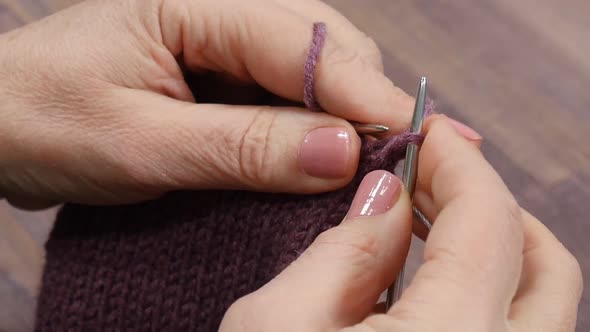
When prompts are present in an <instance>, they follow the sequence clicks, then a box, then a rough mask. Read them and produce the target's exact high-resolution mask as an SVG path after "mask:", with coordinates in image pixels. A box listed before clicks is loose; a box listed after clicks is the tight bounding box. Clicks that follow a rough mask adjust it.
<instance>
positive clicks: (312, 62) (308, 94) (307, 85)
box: [303, 22, 327, 112]
mask: <svg viewBox="0 0 590 332" xmlns="http://www.w3.org/2000/svg"><path fill="white" fill-rule="evenodd" d="M326 35H327V30H326V24H325V23H322V22H317V23H314V24H313V38H312V41H311V46H310V47H309V51H308V52H307V58H306V59H305V67H304V83H303V103H305V106H306V107H307V108H308V109H309V110H311V111H314V112H321V111H322V108H321V107H320V104H319V103H318V102H317V100H316V99H315V95H314V91H313V87H314V71H315V66H316V64H317V63H318V58H319V56H320V52H321V51H322V48H323V47H324V41H325V40H326Z"/></svg>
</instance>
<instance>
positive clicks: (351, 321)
mask: <svg viewBox="0 0 590 332" xmlns="http://www.w3.org/2000/svg"><path fill="white" fill-rule="evenodd" d="M437 117H438V118H439V119H435V120H433V121H430V122H429V123H428V125H429V126H428V128H427V130H428V134H427V137H426V140H425V142H424V144H423V147H422V150H421V154H420V162H421V163H420V168H419V178H420V179H421V181H422V182H421V188H420V190H421V191H422V192H421V193H422V194H423V195H426V196H428V197H430V198H431V200H432V203H433V204H432V206H431V209H428V210H427V213H428V217H429V219H430V220H433V221H434V226H433V228H432V231H431V233H430V235H429V237H428V239H427V241H426V246H425V249H424V260H425V261H424V263H423V265H422V266H421V267H420V268H419V270H418V272H417V273H416V275H415V277H414V278H413V280H412V282H411V284H410V285H409V287H408V288H407V289H406V290H405V292H404V293H403V296H402V298H401V300H400V301H399V302H397V303H395V305H394V306H393V307H392V308H391V309H390V310H389V311H388V312H386V313H380V314H379V313H373V309H374V306H375V303H376V301H377V299H378V297H379V295H380V293H381V292H382V291H383V290H384V289H385V288H386V287H387V286H388V285H390V284H391V283H392V282H393V281H394V279H395V277H396V275H397V273H398V271H399V269H400V267H401V266H402V264H403V263H402V261H403V257H405V254H406V252H407V250H408V244H409V239H410V234H411V211H410V202H409V198H408V195H407V193H406V192H404V191H403V190H402V189H401V183H400V180H398V179H397V178H396V177H395V176H393V175H391V174H390V173H387V172H385V171H376V172H373V173H370V174H369V175H367V177H366V178H365V179H364V180H363V183H362V184H361V187H360V188H359V191H358V192H357V195H356V197H355V199H354V202H353V204H352V206H351V209H350V211H349V213H348V216H347V218H346V219H345V220H344V221H343V222H342V224H341V225H339V226H337V227H334V228H332V229H330V230H328V231H327V232H325V233H323V234H321V235H320V236H319V237H318V238H317V239H316V241H315V242H314V243H313V244H312V245H311V246H310V247H309V248H308V249H307V251H305V252H304V253H303V254H302V255H301V256H300V257H299V259H298V260H297V261H295V262H294V263H293V264H291V265H290V266H289V267H287V268H286V269H285V270H284V271H283V272H282V273H281V274H280V275H279V276H277V277H276V278H275V279H273V280H272V281H271V282H270V283H268V284H267V285H265V286H263V287H262V288H261V289H259V290H258V291H256V292H254V293H252V294H250V295H247V296H246V297H244V298H242V299H240V300H238V301H237V302H236V303H235V304H234V305H232V306H231V307H230V309H229V310H228V312H227V313H226V315H225V317H224V320H223V322H222V324H221V329H220V331H223V332H225V331H263V332H264V331H335V330H340V331H343V332H344V331H347V332H366V331H367V332H368V331H374V332H381V331H383V332H385V331H391V332H394V331H395V332H406V331H407V332H410V331H412V332H413V331H424V332H426V331H457V332H462V331H470V332H471V331H494V332H503V331H515V332H521V331H522V332H524V331H527V332H528V331H546V332H566V331H574V329H575V324H576V314H577V304H578V302H579V300H580V296H581V290H582V277H581V272H580V268H579V265H578V263H577V261H576V259H575V258H574V257H573V256H572V255H571V254H570V253H569V252H568V251H567V250H566V249H565V248H564V247H563V246H562V245H561V244H560V243H559V241H558V240H557V239H556V238H555V237H554V236H553V235H552V234H551V233H550V232H549V231H548V230H547V229H546V228H545V227H544V226H543V224H541V223H540V222H539V221H538V220H537V219H535V217H533V216H532V215H530V214H529V213H527V212H526V211H525V210H523V209H522V208H521V207H519V206H518V204H517V203H516V202H515V200H514V198H513V197H512V195H511V194H510V192H509V191H508V189H507V188H506V186H505V185H504V183H503V182H502V180H501V179H500V177H499V176H498V174H496V172H495V171H494V170H493V168H492V167H491V166H490V165H489V164H488V163H487V162H486V161H485V159H484V158H483V156H482V155H481V153H480V152H479V149H478V148H477V147H476V146H475V144H471V143H469V142H468V141H467V140H465V139H464V138H462V137H461V136H459V135H458V134H457V132H456V131H455V130H454V129H453V128H452V127H451V126H449V124H448V121H444V120H441V119H440V116H435V118H437Z"/></svg>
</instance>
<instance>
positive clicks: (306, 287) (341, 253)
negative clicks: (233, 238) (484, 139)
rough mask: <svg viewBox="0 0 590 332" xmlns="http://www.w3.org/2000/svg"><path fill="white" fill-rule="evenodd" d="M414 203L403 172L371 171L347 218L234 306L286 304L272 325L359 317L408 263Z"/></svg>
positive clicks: (324, 325)
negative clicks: (401, 175)
mask: <svg viewBox="0 0 590 332" xmlns="http://www.w3.org/2000/svg"><path fill="white" fill-rule="evenodd" d="M409 206H410V203H409V198H408V196H407V193H406V192H404V191H402V189H401V181H400V180H399V179H398V178H396V177H395V176H394V175H392V174H391V173H388V172H386V171H374V172H372V173H370V174H368V175H367V176H366V177H365V178H364V180H363V182H362V184H361V186H360V187H359V190H358V192H357V194H356V196H355V198H354V201H353V203H352V205H351V208H350V210H349V212H348V215H347V217H346V219H345V221H344V222H343V223H342V224H341V225H339V226H336V227H334V228H332V229H330V230H328V231H327V232H324V233H323V234H320V236H318V238H317V239H316V240H315V241H314V243H313V244H312V245H311V246H310V247H309V248H308V249H307V250H306V251H305V252H304V253H303V254H302V255H301V256H300V257H299V258H298V259H297V260H296V261H295V262H294V263H293V264H291V265H290V266H289V267H287V269H285V270H284V271H283V272H282V273H281V274H280V275H279V276H277V277H276V278H275V279H273V280H272V281H271V282H270V283H268V284H267V285H265V286H264V287H263V288H261V289H260V290H259V291H257V292H255V293H253V294H251V295H250V296H248V297H246V298H245V299H243V300H242V301H241V303H238V304H237V305H236V306H237V308H234V309H233V311H234V312H240V311H241V310H239V309H240V307H241V308H244V307H246V308H248V307H256V308H257V309H256V310H257V311H259V312H268V311H269V310H270V308H281V310H279V311H275V314H273V317H269V321H270V320H272V321H274V324H272V325H270V324H269V327H271V329H270V330H273V331H285V330H289V331H328V330H335V329H337V328H342V327H345V326H348V325H351V324H354V323H356V322H359V321H360V320H362V319H363V318H364V317H366V316H367V315H369V314H370V313H371V312H372V310H373V308H374V306H375V303H376V302H377V299H378V298H379V295H380V293H381V292H382V291H383V289H385V288H386V287H387V286H388V285H389V284H390V283H391V282H393V280H394V279H395V276H396V274H397V272H398V271H399V269H400V268H401V265H402V264H403V260H404V257H405V255H406V254H407V250H408V246H409V239H410V235H411V233H410V229H411V225H410V209H409ZM231 311H232V309H230V312H231ZM228 330H231V329H228Z"/></svg>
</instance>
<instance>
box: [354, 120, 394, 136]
mask: <svg viewBox="0 0 590 332" xmlns="http://www.w3.org/2000/svg"><path fill="white" fill-rule="evenodd" d="M350 124H351V125H352V126H353V127H354V130H356V132H357V134H359V135H363V134H366V135H371V134H380V133H386V132H388V131H389V127H387V126H384V125H380V124H370V123H359V122H351V123H350Z"/></svg>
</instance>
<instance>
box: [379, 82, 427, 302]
mask: <svg viewBox="0 0 590 332" xmlns="http://www.w3.org/2000/svg"><path fill="white" fill-rule="evenodd" d="M425 105H426V77H422V78H421V79H420V84H419V85H418V92H417V93H416V104H415V105H414V115H413V116H412V126H411V128H410V131H411V132H412V133H416V134H420V133H422V126H423V124H424V107H425ZM419 152H420V146H419V145H418V144H415V143H410V144H408V148H407V150H406V159H405V162H404V171H403V175H402V182H403V184H404V186H405V187H406V190H407V191H408V194H409V195H410V200H412V199H413V197H414V191H415V189H416V178H417V174H418V153H419ZM424 219H425V218H424ZM423 222H424V221H423ZM404 270H405V263H404V265H403V266H402V269H401V270H400V272H399V274H398V276H397V278H396V279H395V282H394V284H393V285H391V286H389V288H388V289H387V297H386V301H385V308H386V310H389V308H391V306H392V305H393V303H395V302H396V301H398V300H399V299H400V297H401V295H402V291H403V287H404Z"/></svg>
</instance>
